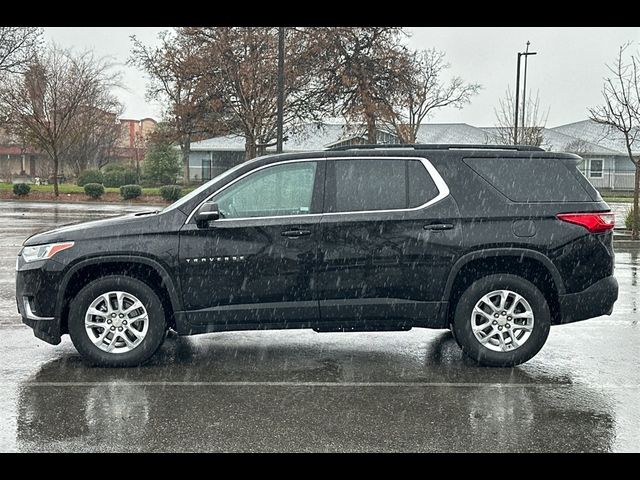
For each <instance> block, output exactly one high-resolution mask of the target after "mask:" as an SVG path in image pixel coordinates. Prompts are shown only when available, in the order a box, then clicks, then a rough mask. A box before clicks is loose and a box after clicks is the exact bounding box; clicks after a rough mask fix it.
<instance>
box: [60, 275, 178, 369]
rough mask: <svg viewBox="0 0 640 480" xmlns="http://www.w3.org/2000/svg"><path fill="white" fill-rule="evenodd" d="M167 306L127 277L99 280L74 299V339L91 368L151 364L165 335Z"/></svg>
mask: <svg viewBox="0 0 640 480" xmlns="http://www.w3.org/2000/svg"><path fill="white" fill-rule="evenodd" d="M166 331H167V325H166V319H165V312H164V308H163V306H162V302H161V301H160V299H159V298H158V296H157V295H156V293H155V292H154V291H153V289H151V288H150V287H149V286H148V285H147V284H145V283H144V282H142V281H140V280H138V279H135V278H132V277H127V276H124V275H112V276H108V277H104V278H101V279H98V280H94V281H93V282H91V283H90V284H89V285H87V286H86V287H84V288H83V289H82V290H80V292H79V293H78V294H77V295H76V296H75V298H73V299H72V300H71V303H70V308H69V335H70V336H71V340H72V341H73V344H74V346H75V347H76V349H77V350H78V352H79V353H80V354H81V355H82V357H83V358H84V359H85V360H86V361H87V362H88V363H90V364H93V365H101V366H121V367H130V366H136V365H140V364H141V363H143V362H145V361H146V360H148V359H149V358H150V357H151V356H152V355H153V354H154V353H155V352H156V351H157V350H158V348H159V347H160V345H161V344H162V342H163V341H164V339H165V337H166Z"/></svg>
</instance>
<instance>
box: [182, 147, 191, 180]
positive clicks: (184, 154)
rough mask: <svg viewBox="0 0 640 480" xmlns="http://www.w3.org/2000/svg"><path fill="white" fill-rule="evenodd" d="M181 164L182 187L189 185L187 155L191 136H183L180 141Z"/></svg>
mask: <svg viewBox="0 0 640 480" xmlns="http://www.w3.org/2000/svg"><path fill="white" fill-rule="evenodd" d="M181 149H182V164H183V165H184V180H183V182H182V183H183V184H184V185H189V184H190V183H191V172H190V171H189V154H190V153H191V135H185V136H184V137H183V140H182V145H181Z"/></svg>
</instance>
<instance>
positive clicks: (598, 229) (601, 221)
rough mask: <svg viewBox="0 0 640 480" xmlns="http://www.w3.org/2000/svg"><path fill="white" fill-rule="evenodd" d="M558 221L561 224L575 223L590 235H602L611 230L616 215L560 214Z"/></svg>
mask: <svg viewBox="0 0 640 480" xmlns="http://www.w3.org/2000/svg"><path fill="white" fill-rule="evenodd" d="M557 217H558V219H560V220H562V221H563V222H569V223H575V224H576V225H580V226H582V227H584V228H586V229H587V230H589V231H590V232H591V233H602V232H606V231H609V230H613V227H614V225H615V223H616V215H615V214H614V213H613V212H603V213H560V214H558V215H557Z"/></svg>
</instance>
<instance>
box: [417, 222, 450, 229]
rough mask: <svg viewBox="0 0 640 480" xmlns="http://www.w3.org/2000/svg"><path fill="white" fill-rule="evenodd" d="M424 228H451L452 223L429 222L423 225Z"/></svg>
mask: <svg viewBox="0 0 640 480" xmlns="http://www.w3.org/2000/svg"><path fill="white" fill-rule="evenodd" d="M422 228H424V229H425V230H451V229H453V224H452V223H430V224H429V225H425V226H424V227H422Z"/></svg>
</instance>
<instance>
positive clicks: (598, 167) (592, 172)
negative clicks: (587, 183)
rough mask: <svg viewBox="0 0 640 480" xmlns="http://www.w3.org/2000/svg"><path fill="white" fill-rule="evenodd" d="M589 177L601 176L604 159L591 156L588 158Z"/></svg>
mask: <svg viewBox="0 0 640 480" xmlns="http://www.w3.org/2000/svg"><path fill="white" fill-rule="evenodd" d="M589 165H590V167H589V177H590V178H602V167H603V165H604V160H602V159H601V158H598V159H596V158H592V159H591V160H589Z"/></svg>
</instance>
